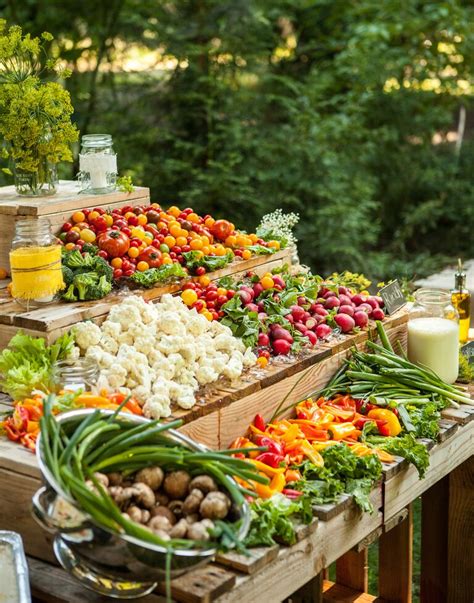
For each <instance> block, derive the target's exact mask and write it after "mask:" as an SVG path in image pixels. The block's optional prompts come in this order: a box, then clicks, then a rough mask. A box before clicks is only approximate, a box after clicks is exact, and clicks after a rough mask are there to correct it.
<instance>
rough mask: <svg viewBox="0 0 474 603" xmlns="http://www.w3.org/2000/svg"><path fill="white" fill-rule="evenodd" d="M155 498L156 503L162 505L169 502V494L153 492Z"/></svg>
mask: <svg viewBox="0 0 474 603" xmlns="http://www.w3.org/2000/svg"><path fill="white" fill-rule="evenodd" d="M155 500H156V504H157V505H163V506H164V507H165V506H166V505H167V504H168V503H169V502H170V499H169V496H167V495H166V494H165V493H164V492H155Z"/></svg>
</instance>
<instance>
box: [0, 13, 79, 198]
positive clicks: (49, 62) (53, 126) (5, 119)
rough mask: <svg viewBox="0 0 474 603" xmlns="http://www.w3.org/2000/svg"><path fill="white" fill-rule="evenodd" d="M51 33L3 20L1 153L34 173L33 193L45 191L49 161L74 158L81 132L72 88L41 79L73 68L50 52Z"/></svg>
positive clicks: (0, 49)
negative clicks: (36, 32) (73, 147)
mask: <svg viewBox="0 0 474 603" xmlns="http://www.w3.org/2000/svg"><path fill="white" fill-rule="evenodd" d="M52 39H53V36H51V34H49V33H43V34H42V36H41V38H36V37H35V38H32V37H30V35H29V34H25V35H23V32H22V29H21V27H19V26H12V27H9V28H7V25H6V22H5V21H4V20H3V19H1V20H0V137H1V138H2V142H3V146H2V155H3V157H4V158H10V160H11V161H12V163H13V166H14V169H15V174H17V173H20V174H23V175H25V174H30V175H31V176H32V178H31V179H30V180H29V182H30V186H29V188H30V189H31V190H29V191H28V192H27V193H26V194H32V195H35V194H42V193H41V192H40V189H41V186H42V185H43V184H44V183H47V179H48V166H50V165H53V166H54V165H55V164H57V163H58V162H59V161H72V153H71V148H70V144H71V143H72V142H74V141H76V140H77V137H78V132H77V129H76V127H75V126H74V125H73V124H72V123H71V115H72V114H73V112H74V109H73V107H72V104H71V98H70V96H69V92H68V91H67V90H65V89H64V88H63V87H62V86H61V85H60V84H59V83H58V82H56V81H44V80H43V79H42V76H43V74H44V73H46V72H49V73H52V74H53V75H54V76H55V77H56V79H57V78H59V77H63V78H64V77H69V75H70V71H68V70H67V69H61V68H60V66H59V63H58V60H57V59H53V58H50V57H49V56H48V53H47V52H46V49H45V44H46V43H49V42H51V41H52ZM4 171H5V172H7V173H11V172H10V170H8V169H4ZM33 176H34V177H33ZM17 188H18V186H17ZM35 189H37V190H35ZM19 192H21V191H19Z"/></svg>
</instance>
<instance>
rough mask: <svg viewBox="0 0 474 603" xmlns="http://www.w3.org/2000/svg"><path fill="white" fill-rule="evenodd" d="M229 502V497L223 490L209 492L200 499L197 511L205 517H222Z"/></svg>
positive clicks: (229, 505) (229, 504) (228, 506)
mask: <svg viewBox="0 0 474 603" xmlns="http://www.w3.org/2000/svg"><path fill="white" fill-rule="evenodd" d="M231 504H232V503H231V501H230V499H229V497H228V496H227V495H226V494H224V493H223V492H209V494H206V498H205V499H204V500H203V501H202V503H201V505H200V507H199V512H200V513H201V516H202V517H205V518H207V519H224V517H226V515H227V513H228V512H229V509H230V507H231Z"/></svg>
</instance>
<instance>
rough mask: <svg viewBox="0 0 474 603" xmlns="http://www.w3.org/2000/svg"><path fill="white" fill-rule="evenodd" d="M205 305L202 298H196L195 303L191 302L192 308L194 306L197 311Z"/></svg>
mask: <svg viewBox="0 0 474 603" xmlns="http://www.w3.org/2000/svg"><path fill="white" fill-rule="evenodd" d="M205 307H206V304H205V302H203V301H202V299H198V300H197V302H196V303H195V304H193V308H195V309H196V310H197V311H198V312H201V310H204V308H205Z"/></svg>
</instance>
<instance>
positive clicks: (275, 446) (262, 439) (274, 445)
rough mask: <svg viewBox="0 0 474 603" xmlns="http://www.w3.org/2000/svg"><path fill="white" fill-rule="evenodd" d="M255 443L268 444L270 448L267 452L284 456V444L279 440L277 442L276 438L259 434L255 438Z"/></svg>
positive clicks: (259, 444) (258, 444)
mask: <svg viewBox="0 0 474 603" xmlns="http://www.w3.org/2000/svg"><path fill="white" fill-rule="evenodd" d="M255 443H256V444H257V446H266V447H267V449H268V450H267V452H271V453H272V454H279V455H281V456H283V447H282V445H281V444H279V443H278V442H275V440H272V439H271V438H267V437H266V436H257V437H256V438H255Z"/></svg>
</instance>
